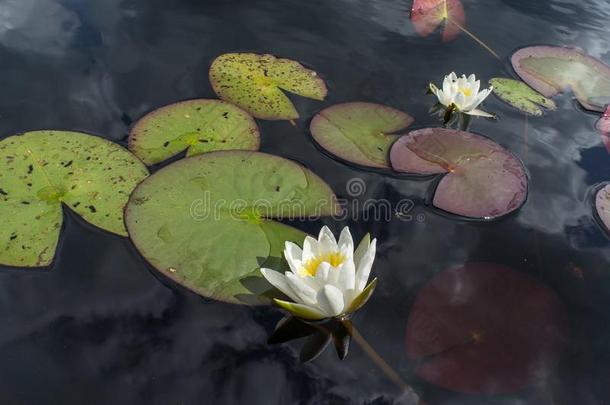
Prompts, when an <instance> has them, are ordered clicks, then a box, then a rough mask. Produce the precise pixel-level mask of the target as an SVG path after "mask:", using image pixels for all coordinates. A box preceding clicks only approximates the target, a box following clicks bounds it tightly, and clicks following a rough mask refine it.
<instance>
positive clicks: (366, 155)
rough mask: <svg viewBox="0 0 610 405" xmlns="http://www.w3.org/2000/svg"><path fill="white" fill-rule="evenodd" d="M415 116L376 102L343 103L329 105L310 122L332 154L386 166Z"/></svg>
mask: <svg viewBox="0 0 610 405" xmlns="http://www.w3.org/2000/svg"><path fill="white" fill-rule="evenodd" d="M412 122H413V118H412V117H411V116H409V115H408V114H406V113H404V112H402V111H399V110H397V109H394V108H391V107H387V106H384V105H380V104H374V103H363V102H354V103H344V104H337V105H334V106H332V107H328V108H326V109H325V110H322V111H321V112H319V113H318V114H317V115H316V116H315V117H314V118H313V120H312V121H311V126H310V129H311V134H312V136H313V138H314V140H315V141H316V142H317V143H318V144H319V145H320V146H321V147H322V148H324V149H325V150H327V151H328V152H330V153H331V154H333V155H335V156H337V157H339V158H341V159H343V160H346V161H348V162H351V163H355V164H358V165H361V166H367V167H374V168H382V169H387V168H389V167H390V162H389V152H390V148H391V147H392V144H393V143H394V142H395V141H396V140H397V139H398V138H399V137H400V135H395V133H396V132H398V131H400V130H403V129H405V128H407V127H408V126H409V125H411V123H412Z"/></svg>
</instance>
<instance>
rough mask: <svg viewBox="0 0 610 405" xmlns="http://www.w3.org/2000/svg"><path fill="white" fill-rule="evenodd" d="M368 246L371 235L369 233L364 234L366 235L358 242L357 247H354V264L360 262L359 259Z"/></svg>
mask: <svg viewBox="0 0 610 405" xmlns="http://www.w3.org/2000/svg"><path fill="white" fill-rule="evenodd" d="M369 246H371V237H370V235H369V234H366V236H365V237H364V238H362V240H361V241H360V243H359V244H358V247H357V248H356V251H355V252H354V263H355V264H356V266H358V263H360V260H362V257H363V256H364V254H365V253H366V251H367V250H368V249H369Z"/></svg>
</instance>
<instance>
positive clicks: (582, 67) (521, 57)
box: [511, 46, 610, 111]
mask: <svg viewBox="0 0 610 405" xmlns="http://www.w3.org/2000/svg"><path fill="white" fill-rule="evenodd" d="M511 62H512V65H513V68H514V69H515V71H516V72H517V74H518V75H519V76H520V77H521V79H523V81H524V82H526V83H527V84H529V85H530V86H531V87H533V88H534V89H536V90H537V91H538V92H540V93H541V94H542V95H544V96H545V97H552V96H554V95H556V94H558V93H561V92H564V91H566V90H567V89H571V90H572V92H573V93H574V95H575V96H576V98H577V99H578V101H579V102H580V104H581V105H582V106H583V107H584V108H586V109H587V110H592V111H604V107H605V104H607V103H606V102H604V101H601V100H606V101H607V100H608V99H609V97H610V66H608V65H606V64H605V63H603V62H601V61H600V60H598V59H595V58H593V57H591V56H589V55H587V54H585V53H583V52H581V51H579V50H576V49H572V48H562V47H558V46H531V47H527V48H523V49H520V50H519V51H517V52H515V53H514V54H513V56H512V59H511Z"/></svg>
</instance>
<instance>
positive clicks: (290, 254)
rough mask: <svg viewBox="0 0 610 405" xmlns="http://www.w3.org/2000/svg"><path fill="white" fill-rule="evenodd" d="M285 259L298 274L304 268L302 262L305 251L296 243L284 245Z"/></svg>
mask: <svg viewBox="0 0 610 405" xmlns="http://www.w3.org/2000/svg"><path fill="white" fill-rule="evenodd" d="M284 257H285V258H286V261H287V262H288V265H289V266H290V270H292V272H293V273H295V274H298V273H299V270H300V269H301V266H303V262H301V257H303V250H302V249H301V248H300V247H299V246H298V245H297V244H296V243H292V242H286V243H285V245H284Z"/></svg>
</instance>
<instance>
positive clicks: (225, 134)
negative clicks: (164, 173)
mask: <svg viewBox="0 0 610 405" xmlns="http://www.w3.org/2000/svg"><path fill="white" fill-rule="evenodd" d="M259 144H260V135H259V132H258V126H257V125H256V122H255V121H254V119H253V118H252V116H250V114H248V113H247V112H245V111H244V110H242V109H241V108H238V107H236V106H234V105H233V104H229V103H225V102H224V101H220V100H205V99H200V100H189V101H182V102H179V103H175V104H170V105H167V106H164V107H161V108H159V109H157V110H155V111H153V112H151V113H149V114H147V115H145V116H144V117H143V118H142V119H140V120H139V121H138V122H137V123H136V125H135V126H134V127H133V129H132V130H131V133H130V134H129V149H130V150H131V151H132V152H133V153H135V154H136V156H138V157H139V158H140V159H141V160H142V161H143V162H144V163H146V164H147V165H152V164H155V163H160V162H162V161H164V160H166V159H169V158H170V157H172V156H174V155H177V154H178V153H180V152H183V151H184V150H186V156H187V157H190V156H195V155H200V154H202V153H206V152H213V151H217V150H231V149H238V150H258V147H259Z"/></svg>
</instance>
